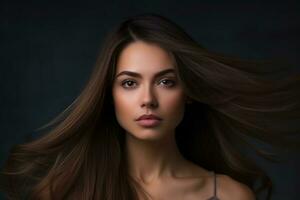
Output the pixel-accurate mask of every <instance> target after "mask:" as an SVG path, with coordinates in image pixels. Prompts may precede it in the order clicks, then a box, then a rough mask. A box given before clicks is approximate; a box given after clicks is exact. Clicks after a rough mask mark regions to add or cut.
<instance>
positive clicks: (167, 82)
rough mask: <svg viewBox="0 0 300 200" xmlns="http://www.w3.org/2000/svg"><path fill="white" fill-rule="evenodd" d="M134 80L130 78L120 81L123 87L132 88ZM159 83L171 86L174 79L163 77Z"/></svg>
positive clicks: (173, 83)
mask: <svg viewBox="0 0 300 200" xmlns="http://www.w3.org/2000/svg"><path fill="white" fill-rule="evenodd" d="M135 83H136V82H135V81H132V80H125V81H123V82H122V86H123V87H124V88H132V86H133V85H134V84H135ZM160 83H164V85H166V87H173V86H174V85H175V81H173V80H169V79H163V80H162V81H160Z"/></svg>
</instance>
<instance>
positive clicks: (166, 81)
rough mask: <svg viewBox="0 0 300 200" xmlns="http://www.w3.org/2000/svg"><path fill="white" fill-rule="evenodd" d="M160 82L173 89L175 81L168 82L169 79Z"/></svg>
mask: <svg viewBox="0 0 300 200" xmlns="http://www.w3.org/2000/svg"><path fill="white" fill-rule="evenodd" d="M161 82H164V83H166V85H168V86H167V87H173V86H174V85H175V81H173V80H169V79H164V80H162V81H161ZM167 83H170V84H167Z"/></svg>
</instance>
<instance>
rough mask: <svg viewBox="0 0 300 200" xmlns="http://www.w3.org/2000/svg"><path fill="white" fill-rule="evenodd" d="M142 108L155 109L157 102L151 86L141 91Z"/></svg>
mask: <svg viewBox="0 0 300 200" xmlns="http://www.w3.org/2000/svg"><path fill="white" fill-rule="evenodd" d="M141 106H142V107H145V106H146V107H157V106H158V102H157V99H156V97H155V94H154V91H153V88H151V86H149V87H144V90H143V95H142V102H141Z"/></svg>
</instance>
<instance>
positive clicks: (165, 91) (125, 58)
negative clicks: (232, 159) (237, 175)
mask: <svg viewBox="0 0 300 200" xmlns="http://www.w3.org/2000/svg"><path fill="white" fill-rule="evenodd" d="M168 69H171V70H173V71H172V72H171V71H169V72H168V73H165V74H163V75H160V76H157V75H156V74H158V73H159V72H161V71H164V70H168ZM124 71H130V72H134V73H138V74H139V76H132V75H130V74H126V73H124ZM121 72H123V73H122V74H120V73H121ZM155 75H156V76H155ZM112 96H113V103H114V107H115V115H116V118H117V121H118V123H119V124H120V126H121V127H122V128H123V129H124V130H125V132H126V145H125V147H126V149H125V151H126V154H127V159H128V163H129V174H130V175H131V176H132V177H134V178H135V179H136V180H137V181H138V182H139V183H140V184H141V185H142V186H143V187H144V189H145V190H146V191H147V192H148V193H149V194H150V195H151V196H152V197H153V199H154V200H170V199H172V200H201V199H203V200H206V199H208V198H209V197H211V196H213V176H212V173H211V172H210V171H207V170H206V169H204V168H202V167H200V166H198V165H195V164H194V163H192V162H190V161H188V160H186V159H185V158H184V157H183V156H182V155H181V153H180V152H179V149H178V147H177V145H176V141H175V128H176V127H177V126H178V125H179V123H180V122H181V120H182V119H183V116H184V110H185V105H186V102H187V99H188V98H187V96H186V95H185V93H184V90H183V87H182V84H181V82H180V80H179V79H178V73H177V71H176V69H175V67H174V62H173V59H172V57H171V54H169V53H168V52H167V51H165V50H164V49H162V48H160V47H159V46H157V45H155V44H151V43H146V42H143V41H136V42H132V43H130V44H129V45H127V46H126V47H125V48H124V49H123V51H122V52H121V53H120V55H119V57H118V60H117V64H116V75H115V80H114V84H113V88H112ZM143 114H155V115H158V116H159V117H161V118H162V121H161V123H160V124H159V125H157V126H155V127H151V128H149V127H147V128H146V127H143V126H141V125H139V124H138V123H137V121H136V119H137V118H138V117H139V116H141V115H143ZM217 196H218V197H219V199H220V200H229V199H230V200H253V199H255V197H254V194H253V192H252V191H251V190H250V189H249V188H248V187H247V186H246V185H244V184H242V183H239V182H237V181H235V180H233V179H232V178H230V177H229V176H227V175H222V174H218V175H217Z"/></svg>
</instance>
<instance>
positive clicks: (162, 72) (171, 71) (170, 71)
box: [115, 68, 175, 78]
mask: <svg viewBox="0 0 300 200" xmlns="http://www.w3.org/2000/svg"><path fill="white" fill-rule="evenodd" d="M167 73H174V74H175V70H174V69H173V68H168V69H165V70H162V71H160V72H158V73H156V74H155V75H154V77H155V78H156V77H159V76H162V75H165V74H167ZM121 75H128V76H133V77H137V78H142V75H141V74H139V73H136V72H132V71H122V72H120V73H119V74H118V75H116V76H115V78H118V77H119V76H121Z"/></svg>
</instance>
